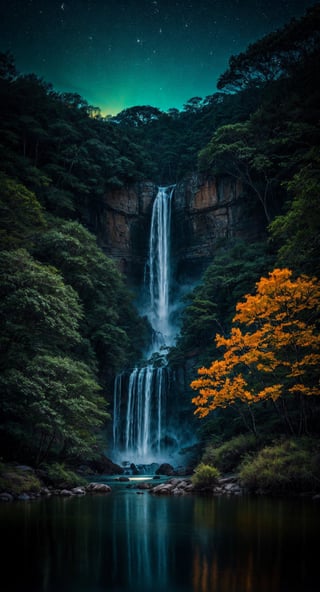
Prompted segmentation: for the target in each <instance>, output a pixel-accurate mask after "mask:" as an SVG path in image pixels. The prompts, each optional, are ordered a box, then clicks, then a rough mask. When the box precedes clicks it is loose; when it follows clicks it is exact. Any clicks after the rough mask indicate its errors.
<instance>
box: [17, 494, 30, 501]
mask: <svg viewBox="0 0 320 592" xmlns="http://www.w3.org/2000/svg"><path fill="white" fill-rule="evenodd" d="M17 499H18V500H19V501H21V502H28V501H29V500H30V495H28V494H27V493H21V494H20V495H18V497H17Z"/></svg>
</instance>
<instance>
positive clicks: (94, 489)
mask: <svg viewBox="0 0 320 592" xmlns="http://www.w3.org/2000/svg"><path fill="white" fill-rule="evenodd" d="M86 490H87V491H89V492H90V493H110V491H111V487H110V485H107V484H106V483H89V485H87V487H86Z"/></svg>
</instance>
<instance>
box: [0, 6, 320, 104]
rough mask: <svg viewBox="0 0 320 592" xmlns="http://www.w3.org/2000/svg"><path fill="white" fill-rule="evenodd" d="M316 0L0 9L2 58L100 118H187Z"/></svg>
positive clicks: (14, 7)
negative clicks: (195, 101)
mask: <svg viewBox="0 0 320 592" xmlns="http://www.w3.org/2000/svg"><path fill="white" fill-rule="evenodd" d="M313 4H315V0H313V1H307V0H287V1H284V0H255V1H254V0H243V1H242V0H194V1H192V0H190V1H189V0H183V1H175V0H65V2H61V1H55V0H0V39H1V44H0V50H1V51H7V50H9V51H10V52H11V53H12V54H13V55H14V57H15V59H16V67H17V69H18V71H19V72H22V73H30V72H34V73H35V74H37V75H38V76H41V77H43V78H44V79H45V80H46V81H47V82H51V83H52V84H53V86H54V88H55V89H56V90H58V91H67V92H76V93H79V94H80V95H81V96H82V97H83V98H85V99H86V100H87V101H88V102H89V104H90V105H93V106H97V107H100V108H101V111H102V113H103V114H115V113H117V112H119V111H121V110H122V109H125V108H127V107H132V106H135V105H152V106H154V107H158V108H160V109H162V110H167V109H169V108H170V107H177V108H178V109H181V108H182V106H183V104H184V103H186V102H187V100H188V99H190V98H191V97H194V96H200V97H205V96H207V95H210V94H213V93H214V92H216V82H217V78H218V77H219V75H220V74H222V73H223V72H224V71H225V69H226V67H227V64H228V59H229V57H230V56H231V55H236V54H238V53H239V52H240V51H243V50H245V48H246V47H247V45H248V44H249V43H251V42H253V41H256V40H257V39H259V38H261V37H262V36H263V35H265V34H266V33H269V32H271V31H273V30H275V29H277V28H279V27H281V26H282V25H284V24H285V23H287V22H288V21H289V20H290V19H291V18H292V17H293V16H295V17H299V16H302V15H303V14H304V13H305V10H306V8H308V7H310V6H312V5H313Z"/></svg>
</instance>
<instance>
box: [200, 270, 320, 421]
mask: <svg viewBox="0 0 320 592" xmlns="http://www.w3.org/2000/svg"><path fill="white" fill-rule="evenodd" d="M236 311H237V312H236V315H235V316H234V319H233V325H234V326H233V328H232V330H231V335H230V337H229V338H225V337H222V336H221V335H217V336H216V343H217V346H218V347H224V348H225V353H224V355H223V357H222V358H221V359H217V360H214V361H213V362H212V364H211V366H210V367H209V368H200V369H199V370H198V374H199V376H200V378H198V379H196V380H194V381H193V382H192V384H191V387H192V388H193V389H194V390H196V391H199V395H197V396H196V397H194V398H193V403H194V404H195V406H196V411H195V413H196V414H198V415H199V416H200V417H205V416H206V415H208V413H209V412H210V411H211V410H214V409H216V408H217V407H227V406H229V405H237V404H238V403H239V402H241V403H246V404H247V405H249V406H252V404H253V403H258V402H260V401H267V400H272V401H273V403H274V404H275V405H276V404H277V401H278V400H279V399H281V400H283V403H284V413H286V404H285V399H286V398H289V397H294V398H298V399H299V401H300V417H299V420H300V423H299V430H300V431H301V430H302V429H305V430H306V427H307V425H306V422H307V416H306V409H305V405H304V398H305V396H316V395H319V394H320V388H319V378H320V373H319V365H320V353H319V349H320V334H319V312H320V283H319V281H318V280H317V279H316V278H310V277H308V276H300V277H298V278H297V279H293V278H292V272H291V271H290V270H288V269H275V270H274V271H273V272H271V273H270V274H269V277H267V278H265V277H262V278H261V279H260V281H259V282H258V283H257V290H256V294H255V295H247V296H245V300H244V302H239V303H238V304H237V306H236ZM241 327H243V329H242V328H241ZM285 419H286V421H287V424H288V426H289V427H290V429H291V430H293V426H292V423H291V422H290V418H289V417H288V416H287V415H285ZM252 420H253V424H252V427H253V429H255V425H254V418H253V417H252Z"/></svg>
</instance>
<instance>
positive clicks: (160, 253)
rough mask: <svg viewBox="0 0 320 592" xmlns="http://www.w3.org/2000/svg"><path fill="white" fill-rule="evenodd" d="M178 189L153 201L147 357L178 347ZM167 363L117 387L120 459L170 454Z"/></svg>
mask: <svg viewBox="0 0 320 592" xmlns="http://www.w3.org/2000/svg"><path fill="white" fill-rule="evenodd" d="M173 194H174V186H170V187H160V188H159V189H158V193H157V195H156V198H155V200H154V203H153V208H152V216H151V225H150V237H149V252H148V257H147V261H146V265H145V281H144V286H143V290H144V295H145V297H146V302H147V304H146V305H145V309H144V310H143V314H145V315H146V316H147V317H148V320H149V322H150V325H151V327H152V330H153V338H152V343H151V344H150V347H149V349H148V351H147V352H146V357H147V358H148V359H149V360H150V358H151V356H153V355H155V354H158V353H159V355H160V356H163V352H164V351H165V348H166V347H168V346H171V345H173V343H174V332H175V331H174V327H173V326H172V324H171V322H170V308H171V304H172V303H171V300H170V298H171V282H172V275H171V274H172V270H171V252H170V243H171V240H170V239H171V204H172V199H173ZM161 360H162V364H161V365H160V366H158V365H157V366H155V365H153V364H152V362H151V361H148V362H146V363H145V365H144V366H142V367H138V366H137V367H136V368H133V369H132V371H131V372H126V371H124V372H122V373H121V374H119V375H118V376H117V377H116V379H115V383H114V403H113V453H114V457H115V458H116V459H123V461H128V460H129V459H134V463H140V464H142V463H144V464H147V463H151V462H156V461H159V460H161V459H162V457H163V455H165V454H166V451H167V448H168V442H169V441H170V436H169V434H168V418H167V399H168V392H169V389H170V381H171V373H170V370H169V368H168V366H167V365H166V363H165V362H164V361H163V360H164V358H163V357H161Z"/></svg>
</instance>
